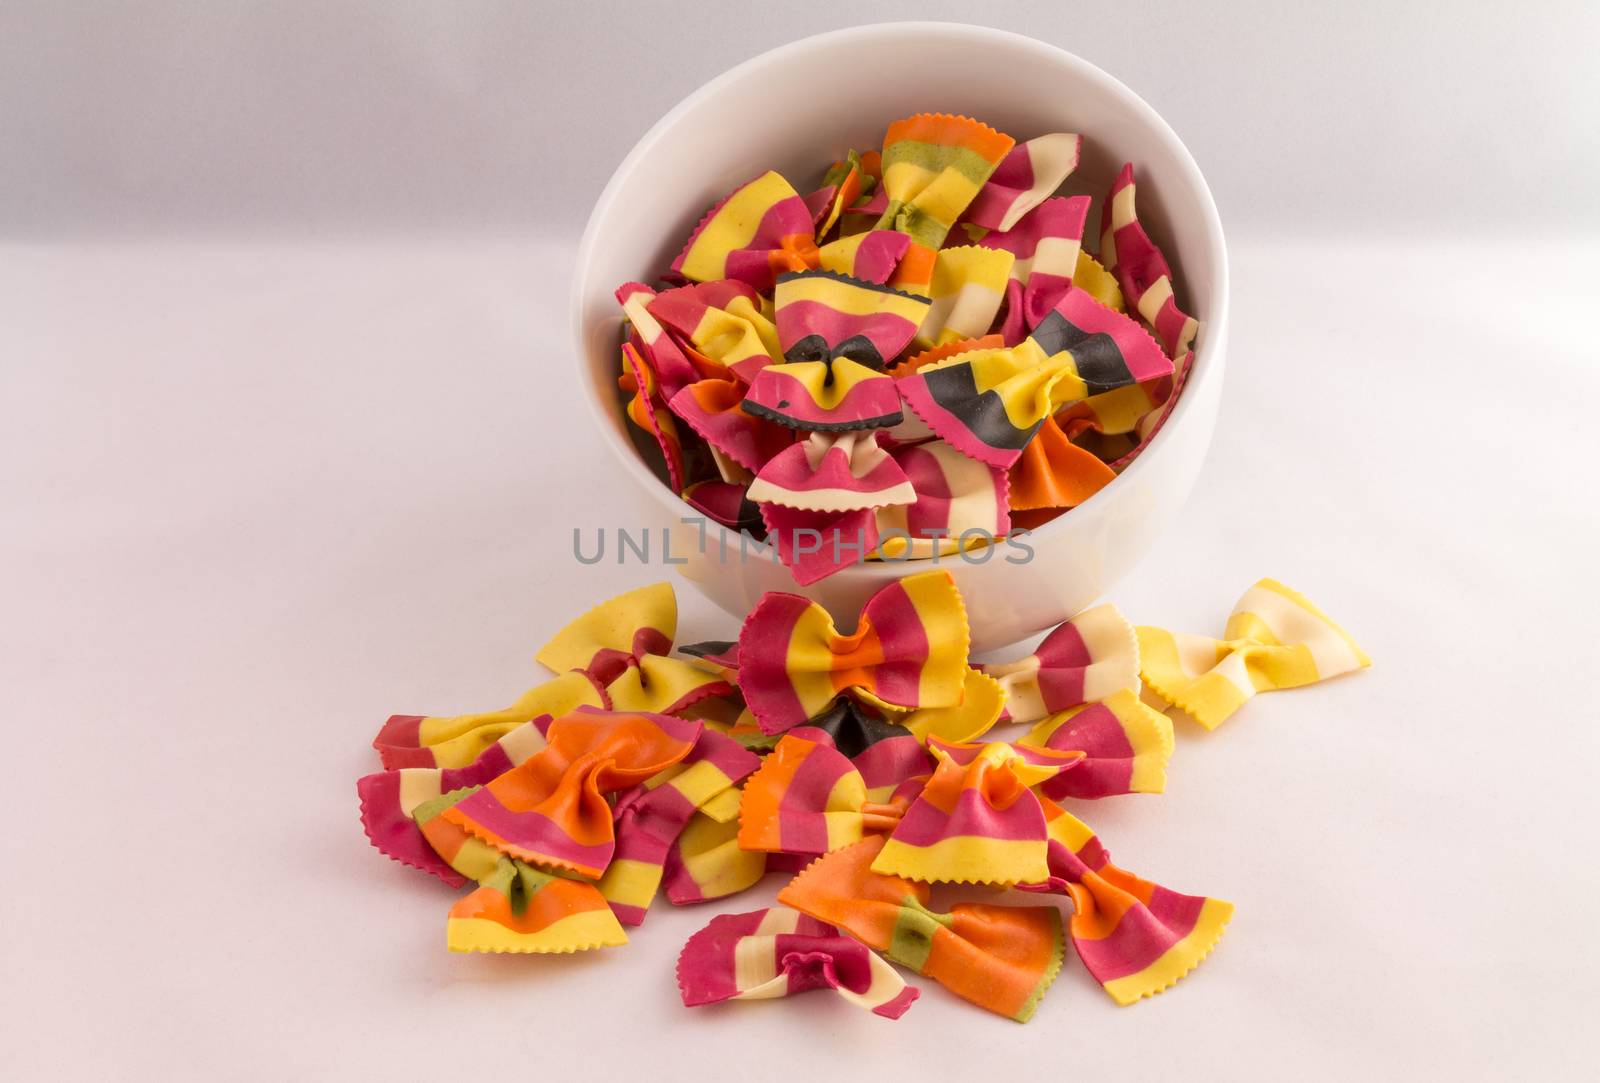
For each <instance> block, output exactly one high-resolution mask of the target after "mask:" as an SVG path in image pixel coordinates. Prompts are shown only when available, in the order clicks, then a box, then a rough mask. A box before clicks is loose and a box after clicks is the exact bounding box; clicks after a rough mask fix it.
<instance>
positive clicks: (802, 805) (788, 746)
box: [739, 732, 929, 856]
mask: <svg viewBox="0 0 1600 1083" xmlns="http://www.w3.org/2000/svg"><path fill="white" fill-rule="evenodd" d="M905 740H908V741H909V743H910V745H911V746H913V747H912V748H911V749H909V750H906V751H909V752H911V754H912V756H913V757H914V758H912V759H910V760H905V761H902V762H901V763H898V764H894V765H893V767H895V768H899V769H900V770H899V772H898V773H901V774H903V776H904V777H902V778H901V779H900V780H899V781H898V782H897V783H894V784H893V785H891V786H885V787H881V788H880V789H881V790H882V789H886V790H888V791H889V792H888V793H886V794H881V799H880V800H874V795H873V794H872V793H870V792H869V791H868V788H867V780H866V778H865V777H864V776H863V775H862V773H861V771H860V769H859V768H858V767H857V766H856V764H855V763H854V762H852V761H851V760H850V759H849V758H847V757H846V756H845V755H844V754H843V753H842V752H840V751H838V750H837V749H835V748H833V747H832V746H830V745H828V744H826V743H819V742H816V741H810V740H806V739H804V738H801V737H797V736H795V735H794V733H793V732H791V733H786V734H784V736H783V738H782V740H780V741H779V742H778V745H777V747H776V748H774V749H773V750H772V752H771V753H770V754H768V756H767V758H766V759H765V760H764V761H762V764H761V769H760V770H758V771H757V772H756V773H755V774H754V775H752V776H751V777H750V780H749V781H748V782H746V783H745V786H744V790H743V792H742V794H741V797H740V801H739V845H740V846H741V847H742V848H744V849H746V850H762V851H766V852H768V853H788V854H806V855H813V856H814V855H817V854H825V853H827V852H828V851H830V850H837V849H839V848H840V847H841V846H848V845H850V844H851V843H854V842H859V841H860V840H861V839H862V838H863V837H864V836H865V835H867V834H869V833H871V832H881V831H890V830H893V828H894V826H895V825H896V824H898V823H899V822H900V817H901V814H902V813H904V812H905V809H906V807H907V806H908V805H909V804H910V802H911V799H912V798H913V797H914V796H915V792H916V791H917V790H919V789H920V788H921V785H922V779H923V777H925V774H926V772H927V770H928V762H929V761H928V756H927V754H926V753H925V752H923V751H922V748H921V746H920V745H918V744H917V741H916V739H915V738H914V737H911V736H910V735H909V734H908V735H906V738H905ZM912 772H921V773H922V774H913V773H912ZM913 779H916V782H914V783H913V782H912V780H913Z"/></svg>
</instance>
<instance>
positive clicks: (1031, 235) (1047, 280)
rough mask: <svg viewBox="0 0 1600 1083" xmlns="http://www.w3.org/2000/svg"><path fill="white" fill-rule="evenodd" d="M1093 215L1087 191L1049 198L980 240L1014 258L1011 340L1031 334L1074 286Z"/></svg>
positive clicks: (1006, 330) (1007, 330)
mask: <svg viewBox="0 0 1600 1083" xmlns="http://www.w3.org/2000/svg"><path fill="white" fill-rule="evenodd" d="M1088 217H1089V197H1088V196H1073V197H1071V198H1065V197H1060V198H1056V199H1047V200H1045V201H1044V202H1043V203H1041V204H1039V206H1038V207H1036V208H1035V209H1034V210H1033V211H1031V212H1030V213H1029V214H1028V215H1027V216H1026V217H1024V218H1023V219H1022V221H1020V222H1018V223H1017V224H1016V226H1015V227H1014V228H1012V229H1009V230H1006V231H1005V232H1000V233H991V234H989V235H988V236H986V237H984V238H983V239H982V240H981V241H979V242H978V244H979V245H982V246H983V247H986V248H993V249H996V250H998V251H1005V252H1009V253H1011V254H1012V256H1014V257H1015V260H1014V261H1013V263H1012V264H1011V268H1010V270H1011V277H1010V281H1009V282H1008V283H1007V284H1006V301H1007V304H1006V320H1005V324H1004V326H1003V328H1002V332H1003V334H1004V335H1005V341H1006V343H1007V345H1011V344H1014V343H1017V342H1021V341H1022V340H1023V339H1024V338H1026V337H1027V335H1028V333H1029V332H1030V331H1032V330H1033V329H1034V328H1035V327H1037V326H1039V323H1040V321H1042V320H1043V319H1044V318H1045V316H1047V315H1048V314H1049V313H1050V311H1051V310H1052V309H1054V308H1055V307H1056V305H1057V304H1058V303H1059V302H1060V301H1061V298H1062V297H1063V296H1064V295H1065V294H1066V292H1067V290H1068V289H1069V288H1070V287H1071V286H1072V276H1073V274H1074V272H1075V271H1076V270H1077V267H1078V255H1079V253H1081V252H1082V250H1083V249H1082V245H1083V226H1084V222H1085V221H1086V220H1087V219H1088Z"/></svg>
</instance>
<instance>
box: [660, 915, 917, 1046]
mask: <svg viewBox="0 0 1600 1083" xmlns="http://www.w3.org/2000/svg"><path fill="white" fill-rule="evenodd" d="M811 989H832V990H833V991H834V992H836V993H838V994H839V995H840V996H841V997H843V998H844V999H845V1000H846V1001H848V1002H850V1003H851V1004H854V1005H856V1006H857V1007H859V1008H865V1009H866V1010H868V1011H870V1012H872V1013H874V1014H876V1015H881V1016H883V1017H884V1018H886V1019H898V1018H900V1017H901V1016H902V1015H904V1014H905V1013H906V1010H907V1009H909V1008H910V1007H911V1004H912V1002H913V1001H915V1000H916V999H917V996H918V990H917V989H916V988H915V987H914V986H909V985H907V984H906V983H905V979H903V978H902V977H900V975H899V974H898V973H896V972H895V969H894V967H892V966H890V965H889V964H888V963H886V962H884V961H883V959H881V958H879V957H878V955H877V954H876V953H874V952H873V951H872V949H871V948H868V947H866V946H865V945H864V944H861V943H858V942H857V941H855V940H852V939H850V938H849V937H846V936H841V935H840V933H839V930H838V929H836V928H834V927H833V926H832V925H828V924H826V923H825V922H821V921H818V920H817V919H816V918H813V917H808V916H807V915H805V914H800V913H797V912H796V911H794V910H790V909H789V908H787V907H773V908H771V909H767V910H755V911H752V912H750V913H748V914H720V915H718V916H717V917H714V918H712V919H711V924H709V925H707V926H706V927H705V928H704V929H701V930H700V931H699V932H697V933H695V934H694V935H693V936H691V937H690V938H689V942H688V943H687V944H685V945H684V946H683V952H682V954H680V955H679V956H678V990H679V993H680V994H681V995H682V997H683V1003H684V1005H685V1006H687V1007H695V1006H697V1005H701V1004H720V1003H722V1002H723V1001H726V1000H772V999H775V998H778V997H787V996H792V995H794V994H795V993H803V992H806V991H807V990H811Z"/></svg>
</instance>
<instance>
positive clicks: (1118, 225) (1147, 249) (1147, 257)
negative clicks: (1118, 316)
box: [1100, 162, 1200, 361]
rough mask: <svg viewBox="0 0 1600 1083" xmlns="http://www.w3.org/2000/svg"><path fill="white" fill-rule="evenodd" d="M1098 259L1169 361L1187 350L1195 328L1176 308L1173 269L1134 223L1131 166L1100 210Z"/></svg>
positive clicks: (1136, 220) (1125, 168)
mask: <svg viewBox="0 0 1600 1083" xmlns="http://www.w3.org/2000/svg"><path fill="white" fill-rule="evenodd" d="M1100 231H1101V232H1100V259H1101V260H1102V261H1103V262H1104V263H1105V266H1106V270H1108V271H1114V272H1115V273H1116V276H1117V281H1118V283H1119V284H1120V285H1121V286H1122V292H1123V293H1124V294H1126V295H1127V298H1128V301H1129V303H1131V304H1132V305H1133V307H1134V308H1135V309H1137V310H1138V312H1139V315H1141V316H1143V317H1144V319H1145V322H1146V323H1148V324H1149V325H1150V326H1151V327H1154V328H1155V329H1156V336H1157V337H1158V338H1160V339H1161V344H1162V346H1164V347H1165V348H1166V351H1167V356H1168V357H1170V358H1172V359H1173V360H1174V361H1176V360H1178V359H1179V358H1181V357H1182V356H1183V355H1184V354H1185V353H1187V352H1188V351H1189V347H1190V346H1191V345H1192V344H1193V343H1194V339H1195V335H1196V334H1197V333H1198V332H1199V330H1200V324H1199V322H1198V321H1196V320H1195V318H1194V317H1193V316H1189V315H1186V314H1185V313H1184V312H1183V311H1182V310H1181V309H1179V308H1178V302H1177V298H1176V296H1175V295H1174V290H1175V288H1176V287H1175V285H1174V282H1173V278H1172V269H1171V268H1170V267H1169V266H1168V265H1167V258H1166V256H1164V255H1162V253H1161V249H1159V248H1157V247H1156V244H1155V242H1154V241H1152V240H1151V239H1150V235H1149V234H1148V233H1146V232H1145V231H1144V226H1143V225H1142V224H1141V223H1140V222H1139V212H1138V210H1137V209H1136V208H1135V207H1134V183H1133V164H1132V163H1131V162H1130V163H1128V164H1127V165H1124V166H1123V167H1122V172H1121V173H1118V174H1117V179H1116V180H1115V181H1113V182H1112V184H1111V191H1110V193H1109V194H1108V195H1107V196H1106V201H1105V202H1104V203H1103V204H1101V207H1100Z"/></svg>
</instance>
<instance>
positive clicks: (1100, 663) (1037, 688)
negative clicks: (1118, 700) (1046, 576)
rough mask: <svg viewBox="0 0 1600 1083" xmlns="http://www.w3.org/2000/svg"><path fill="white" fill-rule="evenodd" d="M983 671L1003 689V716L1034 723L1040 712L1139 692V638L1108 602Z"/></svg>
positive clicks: (1043, 712) (1044, 712) (1053, 710)
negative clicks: (1124, 691)
mask: <svg viewBox="0 0 1600 1083" xmlns="http://www.w3.org/2000/svg"><path fill="white" fill-rule="evenodd" d="M983 671H984V672H985V673H987V674H989V676H991V677H994V678H995V679H996V680H998V681H999V682H1000V683H1001V685H1003V686H1004V687H1005V690H1006V716H1007V719H1008V720H1009V721H1012V722H1037V721H1038V720H1039V719H1041V718H1044V717H1045V716H1046V715H1050V714H1054V713H1056V712H1057V711H1065V710H1067V709H1069V708H1072V707H1076V706H1078V705H1080V704H1083V703H1092V702H1095V701H1096V700H1102V699H1105V698H1106V697H1107V696H1110V695H1112V694H1114V693H1115V692H1117V691H1119V690H1121V689H1124V688H1127V689H1131V690H1133V691H1134V692H1137V691H1138V690H1139V638H1138V635H1137V634H1136V633H1135V632H1134V630H1133V625H1132V624H1129V623H1128V618H1126V617H1124V616H1123V615H1122V613H1121V612H1120V611H1119V610H1118V609H1117V607H1116V606H1114V605H1112V604H1110V603H1109V602H1108V603H1106V604H1104V605H1097V606H1095V607H1094V608H1093V609H1086V610H1084V611H1083V612H1082V613H1079V614H1078V615H1077V616H1076V617H1073V618H1072V619H1071V620H1069V621H1067V622H1065V623H1063V624H1060V625H1057V626H1056V628H1055V629H1054V630H1052V631H1051V632H1050V634H1049V635H1047V636H1045V637H1044V639H1043V640H1042V641H1041V642H1040V643H1039V646H1038V647H1037V648H1035V649H1034V652H1033V653H1032V654H1030V655H1028V656H1027V657H1026V658H1019V659H1018V660H1017V661H1015V662H1004V663H990V664H988V665H985V666H984V667H983Z"/></svg>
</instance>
